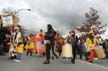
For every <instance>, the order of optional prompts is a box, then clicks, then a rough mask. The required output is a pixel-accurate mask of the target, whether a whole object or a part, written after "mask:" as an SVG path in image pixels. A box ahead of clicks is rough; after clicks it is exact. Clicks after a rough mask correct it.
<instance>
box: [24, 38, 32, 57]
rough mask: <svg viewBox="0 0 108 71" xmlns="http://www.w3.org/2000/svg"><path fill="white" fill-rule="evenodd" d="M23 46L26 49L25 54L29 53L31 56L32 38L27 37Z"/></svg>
mask: <svg viewBox="0 0 108 71" xmlns="http://www.w3.org/2000/svg"><path fill="white" fill-rule="evenodd" d="M25 48H26V49H27V53H26V54H27V55H28V54H29V53H30V56H32V52H33V49H34V41H33V38H30V39H28V41H27V44H26V46H25Z"/></svg>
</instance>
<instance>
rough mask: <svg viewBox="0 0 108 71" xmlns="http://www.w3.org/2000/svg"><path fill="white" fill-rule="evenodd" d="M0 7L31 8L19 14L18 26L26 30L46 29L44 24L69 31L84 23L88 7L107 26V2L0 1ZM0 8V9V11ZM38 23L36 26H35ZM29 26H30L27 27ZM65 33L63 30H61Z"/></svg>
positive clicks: (67, 0) (86, 0)
mask: <svg viewBox="0 0 108 71" xmlns="http://www.w3.org/2000/svg"><path fill="white" fill-rule="evenodd" d="M0 1H1V2H0V5H1V7H8V6H9V7H12V8H14V9H22V8H31V9H32V11H31V12H27V11H21V12H20V13H19V17H20V24H22V25H25V26H26V27H27V28H30V29H31V27H30V26H32V30H34V31H36V30H39V29H41V28H46V24H49V23H51V24H53V25H54V27H56V26H57V25H58V26H57V27H56V28H58V27H61V26H63V29H66V30H69V29H71V28H72V24H75V25H80V24H82V22H83V21H84V14H85V12H88V10H89V7H91V6H92V7H94V8H95V9H96V10H98V11H99V13H98V14H99V15H100V19H99V20H100V21H101V22H102V23H103V24H107V23H108V20H107V17H108V1H107V0H83V1H82V0H0ZM1 7H0V9H1ZM37 23H38V26H37ZM29 25H30V26H29ZM63 31H64V32H65V30H63Z"/></svg>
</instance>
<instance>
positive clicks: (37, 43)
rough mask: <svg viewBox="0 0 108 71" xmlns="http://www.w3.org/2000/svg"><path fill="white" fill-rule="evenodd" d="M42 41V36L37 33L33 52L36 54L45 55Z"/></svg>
mask: <svg viewBox="0 0 108 71" xmlns="http://www.w3.org/2000/svg"><path fill="white" fill-rule="evenodd" d="M43 41H44V34H43V33H40V32H39V33H37V34H36V37H35V41H34V42H35V51H36V52H37V53H45V45H44V44H43Z"/></svg>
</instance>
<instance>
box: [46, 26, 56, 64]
mask: <svg viewBox="0 0 108 71" xmlns="http://www.w3.org/2000/svg"><path fill="white" fill-rule="evenodd" d="M55 35H56V32H55V30H54V29H53V28H52V25H50V24H48V25H47V32H46V34H45V41H46V60H45V62H44V64H50V50H51V49H52V48H54V40H55V39H54V37H55ZM54 55H56V54H54Z"/></svg>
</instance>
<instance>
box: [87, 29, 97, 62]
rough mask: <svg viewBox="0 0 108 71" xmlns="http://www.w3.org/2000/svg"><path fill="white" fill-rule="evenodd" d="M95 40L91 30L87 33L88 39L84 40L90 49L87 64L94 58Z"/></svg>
mask: <svg viewBox="0 0 108 71" xmlns="http://www.w3.org/2000/svg"><path fill="white" fill-rule="evenodd" d="M97 42H98V41H97V39H96V38H95V37H94V32H93V31H92V30H91V31H90V32H89V35H88V37H87V38H86V44H87V46H88V47H89V48H90V57H89V62H90V63H92V62H93V59H94V57H95V56H96V53H95V50H94V47H95V46H96V43H97Z"/></svg>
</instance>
